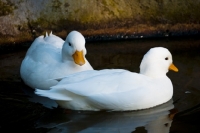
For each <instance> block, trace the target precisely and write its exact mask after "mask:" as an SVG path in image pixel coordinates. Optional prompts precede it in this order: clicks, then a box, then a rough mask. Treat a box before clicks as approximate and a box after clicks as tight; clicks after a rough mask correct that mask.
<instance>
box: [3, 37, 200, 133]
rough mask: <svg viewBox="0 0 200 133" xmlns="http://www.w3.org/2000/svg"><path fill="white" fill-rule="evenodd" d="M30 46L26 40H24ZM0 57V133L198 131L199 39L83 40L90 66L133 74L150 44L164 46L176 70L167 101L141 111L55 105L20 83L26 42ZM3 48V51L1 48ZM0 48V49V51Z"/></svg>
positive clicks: (172, 75) (151, 45)
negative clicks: (74, 109)
mask: <svg viewBox="0 0 200 133" xmlns="http://www.w3.org/2000/svg"><path fill="white" fill-rule="evenodd" d="M29 45H30V44H29ZM29 45H27V46H24V47H21V49H19V48H18V49H16V50H15V49H14V50H12V52H11V51H9V50H8V49H4V50H3V51H4V54H1V55H0V114H1V115H0V131H1V132H9V131H11V130H14V131H21V132H56V133H57V132H69V133H74V132H75V133H76V132H80V133H116V132H117V133H118V132H119V133H147V132H148V133H199V132H200V129H199V126H200V124H199V121H198V120H199V119H200V105H199V104H200V80H199V77H200V55H199V54H200V39H198V38H191V37H190V38H173V39H172V38H171V39H170V38H164V39H141V40H129V41H112V42H90V43H87V44H86V48H87V56H86V57H87V59H88V60H89V62H90V63H91V65H92V66H93V67H94V69H104V68H122V69H128V70H130V71H135V72H139V65H140V61H141V59H142V57H143V55H144V54H145V53H146V52H147V51H148V50H149V49H150V48H151V47H155V46H163V47H166V48H168V49H169V50H170V51H171V53H172V56H173V62H174V64H175V65H176V66H177V67H178V68H179V72H178V73H175V72H172V71H170V72H169V73H168V76H169V77H170V79H171V80H172V82H173V85H174V95H173V99H172V100H171V101H169V102H168V103H166V104H163V105H161V106H158V107H155V108H151V109H148V110H141V111H130V112H106V111H101V112H86V111H71V110H64V109H61V108H57V105H56V103H55V102H54V101H52V100H50V99H47V98H42V97H39V96H35V95H34V94H33V90H32V89H30V88H29V87H27V86H26V85H24V84H23V82H22V81H21V79H20V75H19V68H20V64H21V61H22V59H23V58H24V56H25V53H26V50H27V49H28V46H29ZM6 50H7V52H5V51H6ZM1 51H2V50H1Z"/></svg>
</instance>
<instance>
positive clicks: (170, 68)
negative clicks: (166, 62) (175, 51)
mask: <svg viewBox="0 0 200 133" xmlns="http://www.w3.org/2000/svg"><path fill="white" fill-rule="evenodd" d="M169 70H172V71H174V72H178V68H177V67H176V66H175V65H174V64H173V63H172V64H171V65H170V66H169Z"/></svg>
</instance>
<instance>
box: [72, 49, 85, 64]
mask: <svg viewBox="0 0 200 133" xmlns="http://www.w3.org/2000/svg"><path fill="white" fill-rule="evenodd" d="M72 57H73V59H74V62H75V63H76V64H77V65H80V66H82V65H84V64H85V59H84V56H83V50H82V51H77V50H76V51H75V53H74V54H73V55H72Z"/></svg>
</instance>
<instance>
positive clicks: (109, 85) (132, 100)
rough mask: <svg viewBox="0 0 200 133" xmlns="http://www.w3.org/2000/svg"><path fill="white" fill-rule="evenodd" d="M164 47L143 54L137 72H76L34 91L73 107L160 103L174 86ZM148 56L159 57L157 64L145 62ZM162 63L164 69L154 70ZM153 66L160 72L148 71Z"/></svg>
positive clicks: (131, 107) (118, 107) (138, 106)
mask: <svg viewBox="0 0 200 133" xmlns="http://www.w3.org/2000/svg"><path fill="white" fill-rule="evenodd" d="M163 49H164V48H157V50H161V52H159V54H160V53H161V54H164V56H163V57H162V56H158V55H159V54H157V53H155V52H154V53H155V55H154V54H153V55H151V52H150V53H149V52H148V53H147V54H146V55H145V56H144V58H143V60H142V62H141V65H140V73H134V72H130V71H127V70H121V69H107V70H100V71H96V70H91V71H85V72H79V73H76V74H72V75H69V76H67V77H65V78H63V79H62V80H61V81H60V82H59V83H58V84H57V85H56V86H52V87H51V89H50V90H48V91H46V90H38V89H36V91H35V93H36V94H38V95H40V96H45V97H48V98H50V99H54V100H56V101H57V103H58V104H59V105H60V106H61V107H63V108H68V109H73V110H94V111H98V110H113V111H124V110H140V109H146V108H151V107H154V106H157V105H160V104H162V103H165V102H167V101H169V100H170V99H171V98H172V95H173V85H172V82H171V80H170V79H169V78H168V77H167V76H166V73H167V71H168V69H169V68H171V67H172V66H173V67H174V65H171V64H172V59H171V55H170V54H169V51H167V50H166V49H164V50H163ZM152 51H154V50H152ZM163 51H164V52H165V53H163ZM151 56H153V57H158V63H156V60H152V61H153V63H154V64H152V62H151V61H150V64H149V62H148V61H145V60H146V59H147V60H149V59H150V60H151V58H153V57H151ZM166 56H169V57H168V58H169V60H165V58H166ZM160 58H161V59H160ZM163 58H164V59H163ZM146 63H147V64H146ZM163 64H164V66H165V65H166V68H164V69H163V68H161V70H159V68H158V69H157V67H159V66H162V65H163ZM146 65H147V66H146ZM153 69H155V70H156V71H158V72H159V71H160V72H159V73H157V72H155V75H154V74H153V73H151V71H153ZM165 69H167V70H165ZM174 69H175V68H174ZM162 70H163V71H164V72H162ZM177 70H178V69H177ZM177 70H176V69H175V71H177ZM152 74H153V75H152Z"/></svg>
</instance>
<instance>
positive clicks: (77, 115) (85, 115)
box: [37, 100, 176, 133]
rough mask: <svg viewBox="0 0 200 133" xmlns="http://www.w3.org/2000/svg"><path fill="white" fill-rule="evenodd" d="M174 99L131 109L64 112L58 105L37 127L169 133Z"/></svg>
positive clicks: (56, 132)
mask: <svg viewBox="0 0 200 133" xmlns="http://www.w3.org/2000/svg"><path fill="white" fill-rule="evenodd" d="M174 110H175V109H174V105H173V100H170V101H169V102H167V103H165V104H163V105H161V106H157V107H155V108H151V109H147V110H141V111H128V112H104V111H101V112H88V111H71V110H68V111H67V112H63V110H62V109H54V110H52V111H51V112H50V113H49V114H47V115H46V116H44V117H43V118H41V119H40V120H39V121H38V122H37V127H44V128H51V130H50V131H49V132H50V133H66V132H70V133H74V132H76V133H77V132H78V133H93V132H98V133H112V132H113V133H116V132H120V133H138V130H137V128H139V127H143V130H146V132H148V133H169V130H170V126H171V123H172V119H173V116H174V114H175V113H176V111H174Z"/></svg>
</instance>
